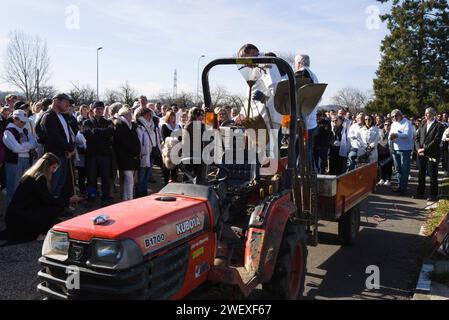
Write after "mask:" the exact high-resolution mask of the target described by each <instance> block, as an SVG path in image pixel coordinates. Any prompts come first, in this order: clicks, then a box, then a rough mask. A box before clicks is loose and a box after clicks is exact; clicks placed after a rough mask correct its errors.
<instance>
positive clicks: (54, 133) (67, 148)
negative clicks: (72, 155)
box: [36, 110, 75, 158]
mask: <svg viewBox="0 0 449 320" xmlns="http://www.w3.org/2000/svg"><path fill="white" fill-rule="evenodd" d="M64 119H65V118H64ZM68 127H69V128H70V126H69V125H68ZM36 134H37V137H38V141H39V143H41V144H43V145H44V151H45V152H52V153H54V154H55V155H56V156H58V157H61V158H62V157H65V153H66V152H73V151H74V150H75V141H73V140H74V139H73V137H70V141H69V142H67V138H66V134H65V131H64V128H63V126H62V124H61V122H60V121H59V118H58V115H57V114H56V112H55V111H53V110H50V111H47V112H45V113H44V115H43V116H42V118H41V119H40V120H39V121H38V122H37V124H36ZM69 135H70V134H69ZM70 136H71V135H70Z"/></svg>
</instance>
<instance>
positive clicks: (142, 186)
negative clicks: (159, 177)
mask: <svg viewBox="0 0 449 320" xmlns="http://www.w3.org/2000/svg"><path fill="white" fill-rule="evenodd" d="M150 175H151V168H150V167H146V168H140V169H139V182H138V184H137V190H136V194H137V196H140V197H141V196H146V195H148V181H149V177H150Z"/></svg>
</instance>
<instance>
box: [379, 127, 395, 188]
mask: <svg viewBox="0 0 449 320" xmlns="http://www.w3.org/2000/svg"><path fill="white" fill-rule="evenodd" d="M390 129H391V122H390V121H389V120H387V121H385V123H384V125H383V128H382V129H381V130H380V141H379V144H378V146H377V151H378V153H379V167H380V181H379V183H378V184H377V185H378V186H386V187H390V186H391V177H392V176H393V158H392V155H391V152H390V142H389V141H388V136H389V135H390Z"/></svg>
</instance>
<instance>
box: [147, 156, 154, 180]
mask: <svg viewBox="0 0 449 320" xmlns="http://www.w3.org/2000/svg"><path fill="white" fill-rule="evenodd" d="M153 164H154V158H153V157H150V166H151V167H150V174H149V176H148V181H150V180H153Z"/></svg>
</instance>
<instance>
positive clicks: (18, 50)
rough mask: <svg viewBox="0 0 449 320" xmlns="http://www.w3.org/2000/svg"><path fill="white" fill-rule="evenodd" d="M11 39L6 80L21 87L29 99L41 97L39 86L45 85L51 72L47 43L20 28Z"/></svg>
mask: <svg viewBox="0 0 449 320" xmlns="http://www.w3.org/2000/svg"><path fill="white" fill-rule="evenodd" d="M9 39H10V41H9V43H8V47H7V49H6V67H5V76H4V80H5V81H6V82H7V83H9V84H11V85H13V86H14V87H16V88H18V89H20V90H21V91H22V92H23V94H24V95H25V98H26V99H27V100H30V101H31V100H33V99H35V98H39V97H37V95H40V94H38V91H39V88H40V87H44V86H45V84H46V82H47V81H48V77H49V73H50V57H49V55H48V50H47V43H46V42H45V41H43V40H41V39H40V38H39V37H32V36H30V35H28V34H26V33H24V32H22V31H19V30H15V31H12V32H11V33H10V35H9Z"/></svg>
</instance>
